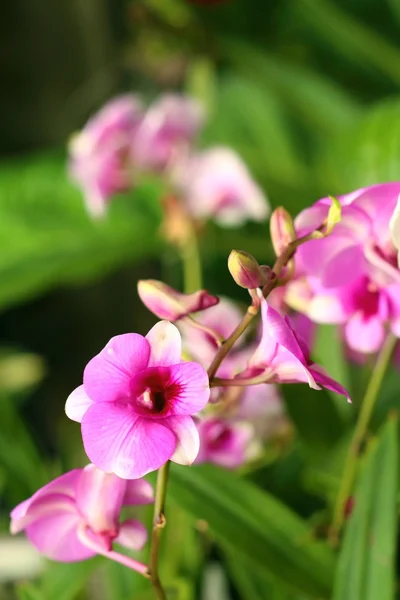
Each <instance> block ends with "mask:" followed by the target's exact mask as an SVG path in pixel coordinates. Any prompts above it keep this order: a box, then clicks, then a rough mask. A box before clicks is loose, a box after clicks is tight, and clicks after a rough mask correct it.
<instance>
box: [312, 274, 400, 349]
mask: <svg viewBox="0 0 400 600" xmlns="http://www.w3.org/2000/svg"><path fill="white" fill-rule="evenodd" d="M306 284H308V286H309V289H310V293H311V297H310V298H309V300H308V302H307V303H306V304H305V306H304V308H305V310H306V314H307V315H308V316H309V317H310V319H312V320H313V321H315V322H316V323H337V324H341V325H343V327H344V338H345V341H346V343H347V344H348V346H349V348H350V349H351V350H353V351H355V352H361V353H373V352H377V351H378V350H379V349H380V347H381V346H382V343H383V341H384V338H385V335H386V329H387V326H388V327H389V328H390V329H391V331H392V332H393V333H394V334H395V335H397V336H399V337H400V284H398V283H393V284H390V285H386V286H384V287H380V286H378V285H377V284H376V283H374V282H373V281H372V280H371V279H369V278H368V277H366V276H362V277H360V278H359V279H357V280H356V281H354V282H352V283H350V284H348V285H345V286H341V287H339V288H324V287H323V286H321V285H320V283H319V281H318V280H316V279H315V278H312V277H309V278H307V280H306Z"/></svg>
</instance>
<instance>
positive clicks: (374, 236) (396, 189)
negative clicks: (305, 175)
mask: <svg viewBox="0 0 400 600" xmlns="http://www.w3.org/2000/svg"><path fill="white" fill-rule="evenodd" d="M399 193H400V182H395V183H384V184H378V185H374V186H370V187H368V188H362V189H360V190H356V191H355V192H352V193H350V194H346V195H344V196H339V201H340V203H341V205H342V215H341V221H340V223H337V224H336V225H335V228H334V230H333V231H332V233H331V234H330V235H328V236H327V237H325V238H324V239H319V240H312V241H309V242H307V243H305V244H303V245H302V246H300V247H299V248H298V250H297V253H296V267H297V268H298V269H299V271H300V272H301V273H305V274H306V275H310V276H313V277H316V278H318V279H319V280H320V282H321V284H322V285H323V286H324V287H339V286H342V285H347V284H349V283H352V282H354V281H356V280H358V279H360V278H361V277H362V276H367V277H370V278H372V280H373V281H374V282H375V283H377V284H382V283H388V282H393V281H400V272H399V270H398V269H397V268H396V266H395V263H396V256H395V251H394V247H393V244H392V241H391V238H390V230H389V223H390V220H391V217H392V215H393V211H394V209H395V206H396V203H397V199H398V196H399ZM330 206H331V200H330V199H329V198H323V199H322V200H319V201H318V202H316V203H315V204H314V205H313V206H312V207H310V208H307V209H305V210H304V211H302V212H301V213H300V214H299V215H298V217H297V218H296V220H295V226H296V230H297V233H298V235H304V234H307V233H309V232H311V231H313V230H315V229H318V227H319V226H320V225H321V224H322V222H323V221H324V219H326V217H327V215H328V212H329V207H330Z"/></svg>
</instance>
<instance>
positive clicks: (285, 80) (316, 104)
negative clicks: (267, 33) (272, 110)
mask: <svg viewBox="0 0 400 600" xmlns="http://www.w3.org/2000/svg"><path fill="white" fill-rule="evenodd" d="M221 43H222V48H223V50H224V51H225V53H226V57H227V59H228V60H229V61H230V62H231V64H232V65H233V66H234V67H235V68H237V69H238V70H239V71H240V72H241V73H242V74H243V75H244V76H245V77H246V78H247V79H248V80H251V81H254V82H256V83H257V85H259V86H260V87H261V88H262V89H263V91H264V90H267V91H269V92H270V91H273V92H274V93H275V94H276V95H277V97H278V98H279V100H280V103H281V104H282V106H285V107H287V108H288V109H289V110H290V111H291V113H292V114H293V115H294V116H296V118H297V119H299V121H301V123H302V124H303V125H305V126H306V127H307V128H310V127H312V128H313V129H317V130H320V132H321V133H323V134H326V133H329V134H335V135H336V133H337V132H338V131H340V130H343V129H345V128H346V127H349V126H350V125H352V124H353V123H354V122H355V121H356V119H357V118H358V117H359V116H360V114H361V108H360V106H359V105H358V104H357V102H356V101H355V100H354V99H353V98H352V97H351V96H349V95H348V94H347V93H346V92H345V91H344V90H342V89H340V87H339V86H338V85H337V83H336V82H335V83H334V82H332V81H331V80H329V79H327V78H325V77H323V76H322V75H319V74H318V73H316V72H314V71H312V70H310V69H308V68H306V67H303V66H302V65H298V64H291V63H290V62H288V61H286V60H284V59H281V58H278V57H276V56H273V55H272V54H268V53H267V52H265V51H263V50H261V49H259V48H257V47H255V46H254V45H250V44H247V43H245V42H241V41H237V40H236V39H229V38H228V39H223V40H222V41H221Z"/></svg>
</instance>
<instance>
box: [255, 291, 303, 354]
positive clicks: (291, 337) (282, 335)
mask: <svg viewBox="0 0 400 600" xmlns="http://www.w3.org/2000/svg"><path fill="white" fill-rule="evenodd" d="M261 302H262V304H261V310H262V326H263V336H264V335H266V336H267V337H271V338H272V339H273V340H274V341H275V342H276V343H277V344H279V345H280V346H282V347H283V348H285V350H288V351H289V352H290V353H291V354H293V356H294V357H295V358H297V359H298V360H299V361H300V362H302V363H305V358H304V354H303V352H302V350H301V348H300V345H299V342H298V341H297V338H296V336H295V334H294V332H293V330H292V328H291V327H290V324H289V322H288V321H287V320H286V319H285V318H284V317H283V316H282V315H281V314H279V313H278V311H276V310H275V309H273V308H272V306H268V303H267V301H266V300H265V299H263V300H262V301H261Z"/></svg>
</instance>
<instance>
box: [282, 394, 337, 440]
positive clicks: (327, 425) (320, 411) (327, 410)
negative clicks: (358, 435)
mask: <svg viewBox="0 0 400 600" xmlns="http://www.w3.org/2000/svg"><path fill="white" fill-rule="evenodd" d="M284 400H285V406H286V409H287V412H288V414H289V416H290V418H291V420H292V421H293V423H294V425H295V426H296V429H297V431H298V433H299V435H300V437H301V438H302V440H303V441H304V443H305V445H306V446H308V448H309V449H311V450H314V451H320V450H324V449H325V450H328V449H329V448H331V447H332V445H333V444H335V443H336V442H337V441H338V440H339V438H340V437H341V436H342V434H343V432H344V420H343V417H342V415H341V412H340V410H339V408H338V406H337V403H339V402H342V404H343V405H344V406H345V407H346V406H347V405H348V403H347V401H346V398H344V396H338V399H336V398H335V399H333V395H332V394H329V393H328V391H327V390H324V389H322V390H313V389H311V388H309V387H308V386H306V385H305V384H293V385H287V386H285V388H284ZM316 423H318V426H316Z"/></svg>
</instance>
